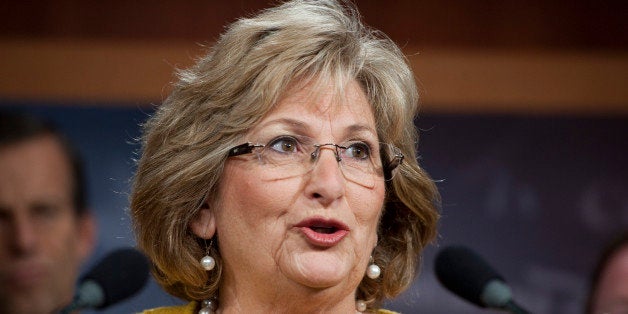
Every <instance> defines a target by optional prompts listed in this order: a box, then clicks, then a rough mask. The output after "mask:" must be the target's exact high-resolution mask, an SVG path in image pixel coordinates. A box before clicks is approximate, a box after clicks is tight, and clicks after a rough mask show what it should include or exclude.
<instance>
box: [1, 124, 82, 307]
mask: <svg viewBox="0 0 628 314" xmlns="http://www.w3.org/2000/svg"><path fill="white" fill-rule="evenodd" d="M93 229H94V226H93V221H92V219H91V217H89V215H86V217H78V216H77V215H76V214H75V211H74V204H73V191H72V175H71V167H70V163H69V161H68V158H67V157H66V155H65V154H64V152H63V150H62V149H61V146H60V143H59V142H58V140H57V139H56V138H54V137H52V136H46V135H43V136H39V137H35V138H33V139H28V140H25V141H23V142H19V143H15V144H11V145H9V146H6V147H2V148H0V313H52V312H54V311H58V310H59V309H60V308H62V307H63V306H64V305H67V304H68V303H70V302H71V300H72V297H73V294H74V285H75V281H76V279H77V276H78V272H79V267H80V264H81V262H82V261H83V260H84V259H85V258H86V257H87V256H88V254H89V253H90V251H91V247H92V245H93Z"/></svg>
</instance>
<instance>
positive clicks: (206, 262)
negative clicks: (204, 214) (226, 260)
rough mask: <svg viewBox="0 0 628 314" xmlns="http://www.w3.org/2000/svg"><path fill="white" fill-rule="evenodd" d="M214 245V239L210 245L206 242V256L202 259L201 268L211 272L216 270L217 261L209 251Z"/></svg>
mask: <svg viewBox="0 0 628 314" xmlns="http://www.w3.org/2000/svg"><path fill="white" fill-rule="evenodd" d="M213 243H214V239H211V241H209V245H207V240H205V256H203V258H201V266H202V267H203V269H205V270H207V271H210V270H212V269H214V267H216V260H215V259H214V258H213V257H211V255H209V249H210V248H211V246H212V244H213Z"/></svg>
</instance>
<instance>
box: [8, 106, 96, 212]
mask: <svg viewBox="0 0 628 314" xmlns="http://www.w3.org/2000/svg"><path fill="white" fill-rule="evenodd" d="M46 135H48V136H53V137H55V138H56V139H58V141H59V144H60V145H61V149H62V150H63V151H64V153H65V155H66V156H67V157H68V161H69V162H70V167H71V171H72V173H71V175H72V183H73V186H72V193H73V195H72V199H73V205H74V210H75V212H76V214H77V215H83V214H84V213H86V212H87V197H86V187H85V185H86V180H85V173H84V171H83V161H82V159H81V158H80V156H79V154H78V151H77V150H76V149H75V148H74V147H73V146H72V145H71V144H70V142H69V141H68V140H67V138H66V137H65V136H64V135H63V134H62V133H61V132H60V131H59V130H58V129H57V127H56V126H55V125H54V123H52V122H51V121H49V120H46V119H43V118H40V117H36V116H34V115H30V114H27V113H24V112H18V111H10V110H6V109H0V149H2V148H5V147H7V146H10V145H15V144H19V143H21V142H25V141H28V140H31V139H34V138H37V137H40V136H46Z"/></svg>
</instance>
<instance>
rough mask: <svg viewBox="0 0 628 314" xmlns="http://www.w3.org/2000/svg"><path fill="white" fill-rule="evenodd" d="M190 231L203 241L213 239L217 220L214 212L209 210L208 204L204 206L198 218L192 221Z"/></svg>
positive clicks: (197, 215) (197, 214)
mask: <svg viewBox="0 0 628 314" xmlns="http://www.w3.org/2000/svg"><path fill="white" fill-rule="evenodd" d="M190 229H192V233H194V234H195V235H196V236H197V237H199V238H201V239H207V240H209V239H211V238H213V237H214V234H215V233H216V218H215V215H214V211H213V210H211V209H210V208H209V206H208V205H207V203H205V204H203V206H202V207H201V209H200V210H199V211H198V213H196V216H194V218H193V219H192V221H190Z"/></svg>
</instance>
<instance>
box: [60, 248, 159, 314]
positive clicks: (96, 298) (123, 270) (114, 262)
mask: <svg viewBox="0 0 628 314" xmlns="http://www.w3.org/2000/svg"><path fill="white" fill-rule="evenodd" d="M148 272H149V266H148V260H147V259H146V257H145V256H144V255H143V254H142V253H140V252H139V251H137V250H135V249H132V248H122V249H117V250H114V251H113V252H111V253H109V254H108V255H107V256H105V258H104V259H103V260H102V261H100V262H99V263H98V264H97V265H96V266H94V268H92V269H91V270H90V271H89V272H88V273H87V274H86V275H85V276H83V278H82V279H81V280H80V281H79V286H78V289H77V291H76V295H75V296H74V300H73V301H72V303H71V304H70V305H68V306H67V307H65V308H64V309H63V310H62V311H61V312H60V313H61V314H68V313H71V312H73V311H76V310H80V309H88V308H95V309H103V308H106V307H108V306H110V305H112V304H114V303H116V302H119V301H121V300H124V299H126V298H128V297H130V296H132V295H133V294H135V293H136V292H138V291H139V290H140V289H141V288H142V287H144V285H145V284H146V281H147V280H148Z"/></svg>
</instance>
